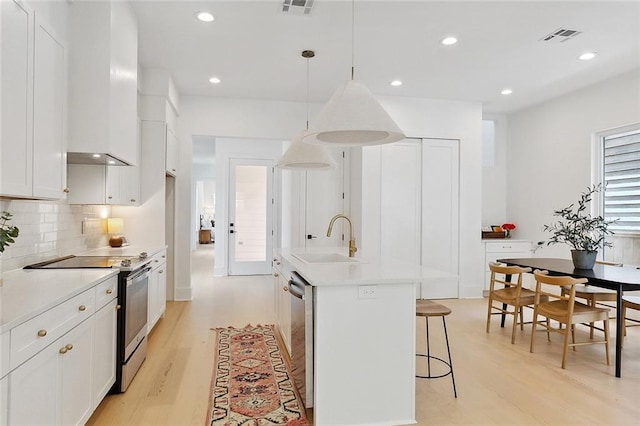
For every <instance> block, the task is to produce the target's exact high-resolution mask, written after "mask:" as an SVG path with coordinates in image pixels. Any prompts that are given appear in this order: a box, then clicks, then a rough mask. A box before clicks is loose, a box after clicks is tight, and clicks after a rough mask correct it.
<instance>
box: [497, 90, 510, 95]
mask: <svg viewBox="0 0 640 426" xmlns="http://www.w3.org/2000/svg"><path fill="white" fill-rule="evenodd" d="M500 93H501V94H502V95H510V94H512V93H513V90H511V89H504V90H503V91H502V92H500Z"/></svg>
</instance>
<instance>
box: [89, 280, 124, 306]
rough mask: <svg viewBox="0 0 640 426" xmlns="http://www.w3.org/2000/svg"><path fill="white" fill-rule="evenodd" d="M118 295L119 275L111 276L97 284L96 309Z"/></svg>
mask: <svg viewBox="0 0 640 426" xmlns="http://www.w3.org/2000/svg"><path fill="white" fill-rule="evenodd" d="M114 297H118V277H117V276H115V277H111V278H109V279H108V280H105V281H103V282H101V283H100V284H98V285H97V286H96V309H95V310H96V311H97V310H98V309H100V308H102V307H103V306H104V305H106V304H107V303H109V301H110V300H111V299H113V298H114Z"/></svg>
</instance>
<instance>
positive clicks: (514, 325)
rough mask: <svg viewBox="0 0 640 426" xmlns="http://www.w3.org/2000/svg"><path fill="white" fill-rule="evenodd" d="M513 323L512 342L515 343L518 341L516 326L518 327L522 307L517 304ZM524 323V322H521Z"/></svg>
mask: <svg viewBox="0 0 640 426" xmlns="http://www.w3.org/2000/svg"><path fill="white" fill-rule="evenodd" d="M513 309H514V310H513V325H512V326H511V344H512V345H513V344H514V343H515V342H516V328H517V327H518V310H521V309H522V308H521V307H519V306H518V305H517V304H516V305H515V306H514V307H513ZM521 312H522V311H521ZM520 325H522V322H521V323H520Z"/></svg>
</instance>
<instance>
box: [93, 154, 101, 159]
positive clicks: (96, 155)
mask: <svg viewBox="0 0 640 426" xmlns="http://www.w3.org/2000/svg"><path fill="white" fill-rule="evenodd" d="M92 157H93V158H100V154H93V155H92Z"/></svg>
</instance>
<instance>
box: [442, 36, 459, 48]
mask: <svg viewBox="0 0 640 426" xmlns="http://www.w3.org/2000/svg"><path fill="white" fill-rule="evenodd" d="M457 42H458V39H457V38H455V37H447V38H445V39H443V40H442V44H444V45H445V46H451V45H452V44H456V43H457Z"/></svg>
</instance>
